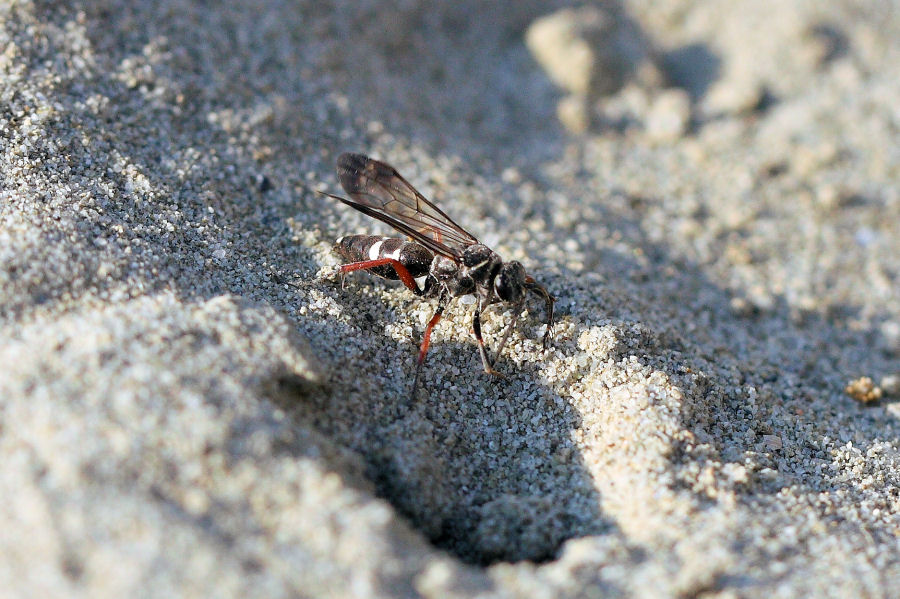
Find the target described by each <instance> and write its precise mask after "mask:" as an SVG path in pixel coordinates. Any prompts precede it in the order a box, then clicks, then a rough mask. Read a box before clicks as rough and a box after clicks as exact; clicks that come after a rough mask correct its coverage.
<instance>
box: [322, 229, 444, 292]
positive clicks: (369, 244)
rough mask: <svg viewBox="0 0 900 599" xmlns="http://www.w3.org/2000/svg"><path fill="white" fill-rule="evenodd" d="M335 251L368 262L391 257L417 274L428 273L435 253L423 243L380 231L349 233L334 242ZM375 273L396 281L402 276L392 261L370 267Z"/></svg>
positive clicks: (349, 257) (351, 259) (345, 258)
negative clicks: (359, 233) (382, 233)
mask: <svg viewBox="0 0 900 599" xmlns="http://www.w3.org/2000/svg"><path fill="white" fill-rule="evenodd" d="M334 249H335V251H336V252H337V253H338V254H339V255H340V256H341V257H342V258H343V259H344V260H347V261H348V262H365V261H368V260H381V259H384V258H389V259H391V260H396V261H397V262H399V263H400V264H402V265H403V266H405V267H406V270H408V271H409V274H411V275H412V276H413V278H419V277H424V276H425V275H427V274H428V271H429V269H430V268H431V261H432V260H433V259H434V255H433V254H432V253H431V252H430V251H428V249H427V248H425V247H424V246H422V245H419V244H418V243H415V242H412V241H406V240H403V239H398V238H396V237H382V236H380V235H345V236H344V237H341V238H340V239H338V240H337V241H336V242H335V244H334ZM369 272H371V273H372V274H375V275H378V276H379V277H382V278H384V279H390V280H391V281H396V280H398V279H399V278H400V277H399V276H398V275H397V271H396V270H395V269H394V267H393V266H391V265H390V264H384V265H381V266H375V267H373V268H371V269H369Z"/></svg>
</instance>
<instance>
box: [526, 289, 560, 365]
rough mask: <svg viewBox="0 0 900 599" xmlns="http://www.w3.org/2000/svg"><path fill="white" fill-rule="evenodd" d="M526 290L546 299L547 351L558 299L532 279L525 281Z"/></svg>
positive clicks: (545, 346)
mask: <svg viewBox="0 0 900 599" xmlns="http://www.w3.org/2000/svg"><path fill="white" fill-rule="evenodd" d="M525 289H528V290H529V291H531V292H534V293H536V294H538V295H540V296H541V297H543V298H544V304H545V308H546V311H547V330H546V331H544V339H543V345H544V351H547V346H548V345H550V328H551V327H552V326H553V302H555V301H556V298H555V297H553V296H552V295H550V293H548V292H547V290H546V289H544V286H543V285H540V284H538V283H536V282H535V280H534V279H532V278H531V277H528V278H526V279H525Z"/></svg>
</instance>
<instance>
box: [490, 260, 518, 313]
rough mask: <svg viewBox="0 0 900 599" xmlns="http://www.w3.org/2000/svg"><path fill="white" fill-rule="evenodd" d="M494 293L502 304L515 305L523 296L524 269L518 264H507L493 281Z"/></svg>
mask: <svg viewBox="0 0 900 599" xmlns="http://www.w3.org/2000/svg"><path fill="white" fill-rule="evenodd" d="M494 291H495V292H496V293H497V297H499V298H500V299H501V300H503V301H504V302H512V303H514V304H517V303H519V302H521V301H522V297H523V296H524V295H525V267H524V266H522V264H521V263H520V262H516V261H512V262H507V263H506V264H504V265H503V266H502V267H500V272H499V273H497V278H496V279H494Z"/></svg>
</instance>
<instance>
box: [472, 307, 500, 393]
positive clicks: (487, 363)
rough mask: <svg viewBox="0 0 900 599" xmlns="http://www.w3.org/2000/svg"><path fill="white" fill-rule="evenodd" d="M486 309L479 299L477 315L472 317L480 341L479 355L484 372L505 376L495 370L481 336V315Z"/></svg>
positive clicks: (476, 337) (474, 329)
mask: <svg viewBox="0 0 900 599" xmlns="http://www.w3.org/2000/svg"><path fill="white" fill-rule="evenodd" d="M486 307H487V304H483V303H482V301H481V300H480V299H479V300H478V306H477V307H476V308H475V314H474V316H472V330H473V331H474V332H475V339H476V340H477V341H478V353H479V354H480V355H481V364H482V366H484V371H485V372H486V373H488V374H493V375H495V376H503V374H502V373H500V372H498V371H496V370H494V363H493V362H492V361H491V359H490V357H488V351H487V348H486V347H485V346H484V339H483V338H482V336H481V313H482V312H484V309H485V308H486ZM497 355H499V354H497Z"/></svg>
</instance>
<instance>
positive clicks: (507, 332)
mask: <svg viewBox="0 0 900 599" xmlns="http://www.w3.org/2000/svg"><path fill="white" fill-rule="evenodd" d="M524 308H525V303H524V302H522V303H519V304H515V305H514V306H513V315H512V318H511V319H510V321H509V324H507V325H506V330H505V331H503V338H502V339H500V345H498V346H497V359H499V358H500V352H502V351H503V348H504V347H506V342H507V341H509V336H510V334H512V331H513V328H514V327H515V326H516V321H517V320H519V315H520V314H522V310H523V309H524Z"/></svg>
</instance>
